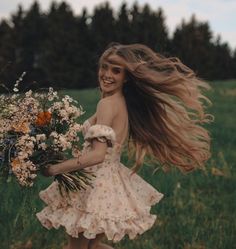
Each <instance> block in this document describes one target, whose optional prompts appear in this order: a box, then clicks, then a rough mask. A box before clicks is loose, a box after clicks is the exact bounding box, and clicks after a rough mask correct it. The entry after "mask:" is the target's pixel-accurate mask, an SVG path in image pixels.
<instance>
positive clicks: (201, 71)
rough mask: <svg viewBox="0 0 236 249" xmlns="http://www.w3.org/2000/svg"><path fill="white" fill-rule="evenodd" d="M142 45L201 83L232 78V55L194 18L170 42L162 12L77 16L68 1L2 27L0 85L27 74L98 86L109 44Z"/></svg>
mask: <svg viewBox="0 0 236 249" xmlns="http://www.w3.org/2000/svg"><path fill="white" fill-rule="evenodd" d="M113 41H115V42H120V43H123V44H130V43H143V44H146V45H147V46H149V47H151V48H152V49H154V50H155V51H156V52H159V53H162V54H164V55H165V56H177V57H179V58H180V59H181V60H182V61H183V62H184V63H185V64H186V65H188V66H189V67H191V68H192V69H193V70H194V71H195V72H196V73H197V75H198V76H199V77H201V78H203V79H205V80H214V79H217V80H219V79H230V78H236V50H235V51H231V49H230V47H229V45H228V43H226V42H222V41H221V37H220V36H217V37H215V36H214V34H213V32H212V31H211V28H210V26H209V24H208V22H199V21H198V20H197V18H196V17H195V16H194V15H193V16H192V18H191V19H190V20H189V21H185V20H183V21H182V22H181V23H180V24H179V25H178V26H177V27H176V29H175V31H174V33H173V36H172V37H170V34H169V31H168V27H167V25H166V23H165V14H164V11H163V10H162V8H159V9H157V10H153V9H152V8H151V7H150V6H149V5H148V4H146V5H144V6H143V7H140V6H139V5H138V4H137V3H134V4H133V6H132V7H130V8H128V7H127V4H126V3H123V4H122V5H121V6H120V8H119V10H117V11H116V12H115V11H114V10H113V9H112V8H111V6H110V5H109V3H108V2H105V3H103V4H100V5H97V6H96V7H95V8H94V11H93V13H92V14H90V15H89V14H88V12H87V10H86V8H84V9H83V10H82V11H81V13H80V14H79V15H75V14H74V13H73V11H72V9H71V7H70V6H69V5H68V4H67V3H66V2H61V3H56V2H52V3H51V6H50V8H49V10H48V11H47V12H42V11H41V9H40V5H39V3H38V2H37V1H36V2H34V3H33V4H32V5H31V6H30V8H29V9H28V10H24V9H23V8H22V6H20V5H19V6H18V9H17V10H16V11H15V13H13V14H12V15H11V16H10V17H9V18H8V19H3V20H1V22H0V83H3V82H4V83H5V84H6V85H7V86H9V87H11V86H12V85H13V84H14V82H15V81H16V79H17V78H18V77H19V76H20V75H21V73H22V72H24V71H26V73H27V74H26V76H25V78H24V81H25V82H26V84H33V83H35V82H37V85H39V86H40V87H48V86H53V87H55V88H58V89H61V88H89V87H94V86H96V85H97V62H98V58H99V56H100V55H101V53H102V51H103V50H104V49H105V48H106V46H107V45H108V44H109V43H110V42H113Z"/></svg>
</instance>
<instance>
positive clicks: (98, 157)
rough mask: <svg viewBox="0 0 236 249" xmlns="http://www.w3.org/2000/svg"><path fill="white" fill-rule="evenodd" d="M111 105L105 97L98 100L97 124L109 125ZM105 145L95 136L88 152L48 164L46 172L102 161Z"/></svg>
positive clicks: (55, 173)
mask: <svg viewBox="0 0 236 249" xmlns="http://www.w3.org/2000/svg"><path fill="white" fill-rule="evenodd" d="M112 106H113V105H112V104H111V103H110V100H106V99H105V98H104V99H101V100H100V101H99V103H98V105H97V112H96V113H97V115H96V116H97V124H103V125H108V126H111V124H112V120H113V118H114V110H113V109H112ZM107 146H108V145H107V143H106V142H104V143H103V142H100V141H98V140H97V139H96V138H95V139H93V140H92V146H91V147H92V149H91V150H90V151H89V152H87V153H86V154H83V155H82V156H80V157H79V158H72V159H69V160H66V161H64V162H62V163H58V164H54V165H51V166H49V167H48V169H47V172H46V174H48V175H57V174H61V173H66V172H71V171H75V170H79V169H83V168H86V167H90V166H94V165H96V164H98V163H102V162H103V161H104V159H105V155H106V150H107Z"/></svg>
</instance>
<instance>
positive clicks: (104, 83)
mask: <svg viewBox="0 0 236 249" xmlns="http://www.w3.org/2000/svg"><path fill="white" fill-rule="evenodd" d="M102 81H103V85H104V86H110V85H112V84H114V82H113V81H110V80H104V79H103V80H102Z"/></svg>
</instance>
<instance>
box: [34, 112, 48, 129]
mask: <svg viewBox="0 0 236 249" xmlns="http://www.w3.org/2000/svg"><path fill="white" fill-rule="evenodd" d="M51 118H52V114H51V113H50V112H47V111H45V112H40V113H39V114H38V116H37V119H36V121H35V124H36V125H37V126H45V125H47V124H49V123H50V121H51Z"/></svg>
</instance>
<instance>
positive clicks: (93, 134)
mask: <svg viewBox="0 0 236 249" xmlns="http://www.w3.org/2000/svg"><path fill="white" fill-rule="evenodd" d="M84 138H85V140H86V141H89V142H91V140H92V139H95V138H96V139H97V140H98V141H99V142H102V143H105V142H107V143H108V145H109V146H113V145H114V143H115V141H116V134H115V132H114V130H113V129H112V128H111V127H110V126H107V125H101V124H96V125H92V126H90V128H89V129H88V131H87V132H86V135H85V137H84Z"/></svg>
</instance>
